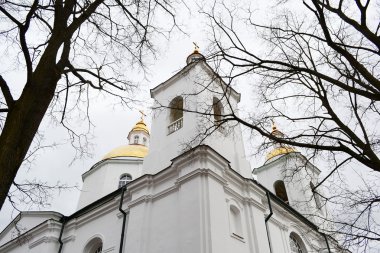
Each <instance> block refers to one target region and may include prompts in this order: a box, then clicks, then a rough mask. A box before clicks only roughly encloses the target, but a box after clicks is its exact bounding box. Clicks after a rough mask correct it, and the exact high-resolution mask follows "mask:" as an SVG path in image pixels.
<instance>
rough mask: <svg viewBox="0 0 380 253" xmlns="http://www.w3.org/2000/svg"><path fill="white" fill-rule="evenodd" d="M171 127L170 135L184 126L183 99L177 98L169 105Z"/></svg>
mask: <svg viewBox="0 0 380 253" xmlns="http://www.w3.org/2000/svg"><path fill="white" fill-rule="evenodd" d="M169 110H170V113H169V126H168V133H169V134H171V133H174V132H175V131H177V130H179V129H181V128H182V125H183V98H182V97H181V96H178V97H175V98H174V99H173V100H172V101H171V102H170V104H169Z"/></svg>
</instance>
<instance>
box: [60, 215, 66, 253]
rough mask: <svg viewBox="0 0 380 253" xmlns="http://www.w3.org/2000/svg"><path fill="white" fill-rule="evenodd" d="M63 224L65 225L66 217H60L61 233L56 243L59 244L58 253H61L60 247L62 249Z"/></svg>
mask: <svg viewBox="0 0 380 253" xmlns="http://www.w3.org/2000/svg"><path fill="white" fill-rule="evenodd" d="M65 224H66V216H63V217H62V226H61V232H59V238H58V242H59V250H58V253H61V252H62V247H63V241H62V234H63V229H64V227H65Z"/></svg>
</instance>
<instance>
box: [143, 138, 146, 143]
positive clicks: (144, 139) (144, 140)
mask: <svg viewBox="0 0 380 253" xmlns="http://www.w3.org/2000/svg"><path fill="white" fill-rule="evenodd" d="M143 144H144V145H146V138H145V137H143Z"/></svg>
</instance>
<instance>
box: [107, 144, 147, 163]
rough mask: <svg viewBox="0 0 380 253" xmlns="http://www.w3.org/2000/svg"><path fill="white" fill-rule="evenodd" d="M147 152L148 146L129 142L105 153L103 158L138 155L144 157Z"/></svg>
mask: <svg viewBox="0 0 380 253" xmlns="http://www.w3.org/2000/svg"><path fill="white" fill-rule="evenodd" d="M148 152H149V149H148V147H146V146H144V145H140V144H130V145H124V146H120V147H117V148H115V149H113V150H111V151H110V152H109V153H108V154H106V155H105V156H104V157H103V159H110V158H115V157H138V158H144V157H145V156H146V155H147V154H148Z"/></svg>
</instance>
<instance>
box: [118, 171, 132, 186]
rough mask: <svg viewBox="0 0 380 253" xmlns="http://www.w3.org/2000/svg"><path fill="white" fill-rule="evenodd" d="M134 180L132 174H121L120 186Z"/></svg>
mask: <svg viewBox="0 0 380 253" xmlns="http://www.w3.org/2000/svg"><path fill="white" fill-rule="evenodd" d="M131 181H132V176H131V175H129V174H123V175H121V176H120V179H119V188H121V187H123V186H124V185H126V184H128V183H129V182H131Z"/></svg>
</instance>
